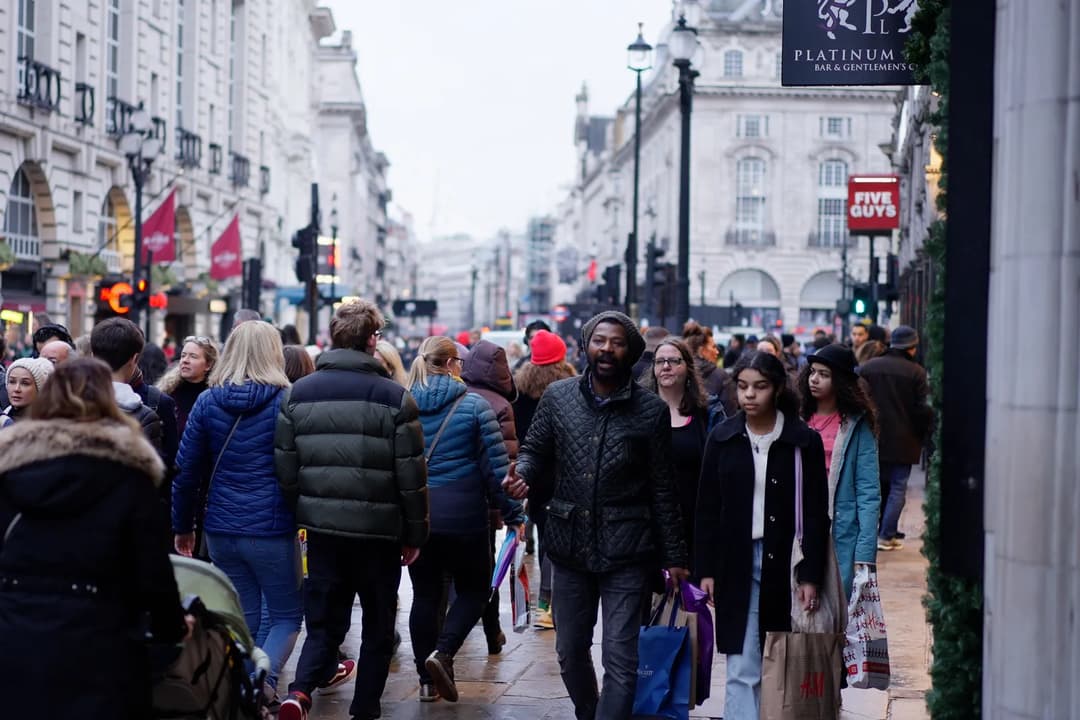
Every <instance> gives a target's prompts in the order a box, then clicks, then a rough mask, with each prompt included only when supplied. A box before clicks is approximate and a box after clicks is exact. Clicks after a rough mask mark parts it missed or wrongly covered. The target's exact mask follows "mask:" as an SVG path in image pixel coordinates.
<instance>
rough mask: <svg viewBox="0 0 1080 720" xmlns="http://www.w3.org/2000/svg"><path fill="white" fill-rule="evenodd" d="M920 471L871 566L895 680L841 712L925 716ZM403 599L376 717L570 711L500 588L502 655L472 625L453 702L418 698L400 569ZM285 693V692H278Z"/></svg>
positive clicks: (720, 670) (720, 683) (875, 717)
mask: <svg viewBox="0 0 1080 720" xmlns="http://www.w3.org/2000/svg"><path fill="white" fill-rule="evenodd" d="M924 485H925V477H924V474H923V473H922V472H921V471H920V470H918V469H915V470H913V471H912V474H911V483H910V487H909V489H908V503H907V507H906V508H905V510H904V515H903V517H902V519H901V523H900V528H901V530H902V531H903V532H905V533H906V534H907V539H906V540H905V546H904V548H903V549H902V550H895V551H890V552H881V553H878V574H879V579H880V582H881V595H882V602H883V603H884V606H885V617H886V620H887V621H888V624H889V650H890V659H891V664H892V687H891V688H890V689H889V690H888V691H887V692H883V691H878V690H845V691H844V711H843V714H842V716H841V717H842V720H923V719H924V718H929V715H928V713H927V711H926V706H925V703H924V697H925V694H926V691H927V689H929V687H930V678H929V674H928V666H929V659H930V631H929V627H928V626H927V624H926V620H925V613H924V611H923V608H922V596H923V594H924V593H925V592H926V559H925V558H923V556H922V555H921V554H920V553H919V550H920V548H921V547H922V540H921V536H922V531H923V526H924V520H923V511H922V502H923V488H924ZM530 559H531V562H530V566H529V573H530V579H533V581H532V584H531V585H530V587H531V589H532V591H533V593H534V594H535V592H536V589H537V588H538V587H539V578H538V576H537V573H536V564H535V560H536V559H535V556H533V557H532V558H530ZM399 595H400V609H399V611H398V620H397V628H398V631H399V632H400V633H401V635H402V644H401V647H400V648H399V649H398V652H397V655H396V656H395V659H394V663H393V665H392V666H391V669H390V678H389V680H388V681H387V684H386V692H385V693H384V694H383V703H382V707H383V717H384V718H388V719H390V720H413V719H419V718H432V719H439V720H444V719H449V718H461V719H465V718H468V719H470V720H472V719H474V718H475V719H477V720H480V719H492V720H540V719H550V720H567V719H568V718H573V716H574V713H573V705H572V704H571V703H570V700H569V698H568V697H567V695H566V689H565V688H564V686H563V683H562V678H561V677H560V676H559V665H558V662H557V660H556V657H555V633H554V632H553V631H536V630H531V629H530V630H527V631H526V632H524V633H520V634H519V633H514V632H511V630H510V628H511V622H510V614H509V608H510V600H509V594H508V591H507V590H506V588H505V587H504V588H503V592H502V603H501V605H500V609H501V610H502V623H503V629H504V631H505V632H506V636H507V644H506V647H504V648H503V651H502V653H501V654H499V655H495V656H489V655H488V654H487V644H486V642H485V640H484V634H483V631H482V630H481V629H480V628H479V627H477V628H476V629H475V630H473V632H472V633H471V634H470V635H469V638H468V640H467V641H466V643H465V645H464V647H462V649H461V652H460V653H459V654H458V656H457V659H456V661H455V663H454V670H455V674H456V676H457V680H458V687H459V688H460V691H461V700H460V701H459V702H458V703H456V704H451V703H447V702H443V701H440V702H436V703H431V704H426V703H424V704H422V703H420V702H419V701H418V700H417V690H418V685H417V679H416V670H415V668H414V666H413V661H412V648H411V646H410V644H409V632H408V630H409V606H410V604H411V602H412V587H411V585H410V583H409V577H408V573H404V574H403V577H402V581H401V590H400V593H399ZM599 640H600V627H599V623H598V624H597V630H596V638H595V642H596V643H597V644H594V646H593V658H594V661H595V664H596V669H597V673H598V674H602V672H603V670H602V665H601V664H600V648H599V644H598V643H599ZM303 641H304V635H303V633H301V636H300V640H299V641H298V642H297V645H296V650H295V651H294V652H293V655H292V658H291V660H290V662H289V665H288V667H287V668H286V672H285V673H284V676H283V677H282V678H281V682H282V685H281V687H282V690H284V688H285V687H286V685H287V683H288V681H289V680H290V679H291V677H292V673H293V670H294V669H295V667H296V661H297V659H298V658H299V656H300V648H301V647H302V644H303ZM345 645H346V647H347V649H348V650H349V651H350V652H352V653H356V652H357V651H358V650H359V647H360V608H359V606H356V607H355V608H354V609H353V626H352V629H351V630H350V632H349V636H348V638H347V639H346V641H345ZM283 694H284V693H283ZM351 698H352V688H351V687H349V688H347V689H344V690H343V691H342V692H341V693H340V694H338V695H332V696H327V697H319V696H317V697H316V698H315V705H314V708H313V709H312V713H311V718H312V720H348V718H349V713H348V708H349V701H350V700H351ZM723 706H724V658H723V656H717V657H716V658H715V659H714V664H713V682H712V697H711V698H710V699H709V700H708V701H707V702H706V703H705V704H704V705H702V706H701V707H698V708H695V709H693V710H691V712H690V716H691V717H692V718H722V717H723V711H724V707H723Z"/></svg>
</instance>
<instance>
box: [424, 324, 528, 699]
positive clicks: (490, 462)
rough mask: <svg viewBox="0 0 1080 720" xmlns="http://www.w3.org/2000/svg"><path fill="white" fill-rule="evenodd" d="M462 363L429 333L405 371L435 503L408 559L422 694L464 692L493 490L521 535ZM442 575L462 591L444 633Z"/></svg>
mask: <svg viewBox="0 0 1080 720" xmlns="http://www.w3.org/2000/svg"><path fill="white" fill-rule="evenodd" d="M461 364H462V360H461V356H460V355H459V353H458V348H457V346H456V345H455V344H454V341H453V340H451V339H450V338H448V337H429V338H427V339H426V340H424V342H423V343H422V344H421V345H420V353H419V355H417V357H416V359H415V360H414V361H413V364H412V369H411V370H410V371H409V382H408V387H409V389H410V391H411V392H412V396H413V398H414V399H415V400H416V404H417V406H418V407H419V408H420V423H421V424H422V425H423V428H424V445H425V451H424V454H425V455H426V456H427V466H428V494H429V497H430V508H431V510H430V512H431V536H430V538H429V539H428V543H427V545H426V546H425V547H424V551H423V552H422V553H420V557H419V559H417V561H416V562H415V563H413V564H412V565H410V566H409V576H410V577H411V578H412V583H413V605H412V612H411V613H410V614H409V631H410V633H411V635H412V644H413V653H414V654H415V658H416V670H417V673H418V674H419V676H420V700H421V701H422V702H431V701H433V700H436V699H438V698H439V697H442V698H443V699H445V700H448V701H450V702H456V701H457V699H458V690H457V686H456V684H455V683H454V655H455V654H456V653H457V651H458V650H459V649H460V648H461V644H462V643H463V642H464V641H465V636H466V635H468V634H469V631H470V630H471V629H472V627H473V625H475V624H476V621H477V620H479V619H480V616H481V614H482V613H483V611H484V608H485V607H486V606H487V602H488V597H489V595H490V594H491V582H490V581H491V548H490V545H489V542H490V541H489V539H488V498H489V497H490V498H491V504H492V505H493V506H494V507H496V508H498V509H499V510H500V511H501V512H502V514H503V518H504V521H505V522H506V524H507V525H508V526H510V527H512V528H514V531H515V532H517V533H518V537H519V538H521V539H522V540H524V537H525V528H524V525H523V524H522V523H523V522H524V513H523V512H522V509H521V504H520V503H518V502H517V501H515V500H509V499H508V498H507V497H506V495H505V494H504V493H503V490H502V486H501V483H502V480H503V478H505V477H506V473H507V471H508V469H509V467H510V460H509V456H508V455H507V452H506V444H505V443H504V442H503V436H502V431H501V430H500V428H499V421H498V419H497V418H496V417H495V411H493V410H492V409H491V405H489V404H488V402H487V400H485V399H484V398H482V397H480V396H479V395H476V394H474V393H470V392H468V390H467V389H466V387H465V384H464V383H463V382H461V381H460V380H458V379H457V377H456V376H458V375H460V374H461ZM436 438H438V439H437V440H436ZM444 576H449V577H450V578H451V580H452V581H453V583H454V589H455V590H456V591H457V597H455V598H454V601H453V602H452V603H451V604H450V609H449V612H447V613H446V619H445V621H444V622H442V623H441V626H442V629H441V632H440V630H439V627H440V622H439V619H440V615H441V613H440V610H439V608H440V601H441V599H442V594H443V577H444Z"/></svg>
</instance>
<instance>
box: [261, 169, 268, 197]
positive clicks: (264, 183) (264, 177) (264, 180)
mask: <svg viewBox="0 0 1080 720" xmlns="http://www.w3.org/2000/svg"><path fill="white" fill-rule="evenodd" d="M259 192H260V193H262V194H263V195H265V194H266V193H268V192H270V168H268V167H266V166H265V165H260V166H259Z"/></svg>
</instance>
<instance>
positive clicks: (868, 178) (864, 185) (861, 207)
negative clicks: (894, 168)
mask: <svg viewBox="0 0 1080 720" xmlns="http://www.w3.org/2000/svg"><path fill="white" fill-rule="evenodd" d="M847 221H848V231H849V232H850V233H851V234H853V235H858V234H872V233H879V232H880V233H884V232H888V231H889V230H896V229H897V228H899V227H900V178H899V177H898V176H896V175H852V176H851V177H849V178H848V216H847Z"/></svg>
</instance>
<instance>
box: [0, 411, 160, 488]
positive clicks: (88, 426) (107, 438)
mask: <svg viewBox="0 0 1080 720" xmlns="http://www.w3.org/2000/svg"><path fill="white" fill-rule="evenodd" d="M71 455H85V456H88V457H93V458H100V459H102V460H112V461H114V462H118V463H121V464H122V465H127V466H128V467H130V468H133V469H135V470H138V471H139V472H141V473H143V474H145V475H148V476H149V477H150V479H151V480H153V482H154V485H160V484H161V481H162V479H163V478H164V476H165V466H164V464H163V463H162V462H161V458H159V457H158V454H157V452H156V451H155V450H154V448H153V446H151V445H150V443H149V442H147V441H146V439H145V438H144V437H143V436H142V435H141V434H140V433H139V432H138V431H137V430H132V429H131V428H130V427H128V426H127V425H121V424H120V423H117V422H112V421H107V420H100V421H97V422H79V421H77V420H23V421H21V422H18V423H16V424H14V425H12V426H11V427H9V428H5V429H4V430H2V431H0V474H2V473H7V472H10V471H12V470H17V469H18V468H21V467H25V466H27V465H32V464H34V463H39V462H47V461H49V460H57V459H59V458H62V457H67V456H71Z"/></svg>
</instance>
